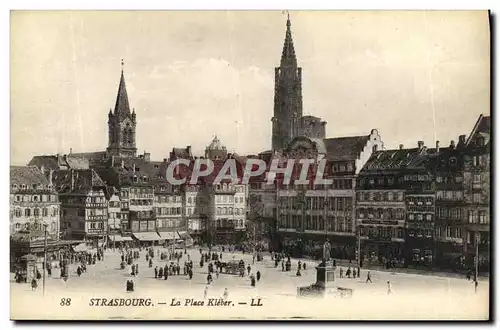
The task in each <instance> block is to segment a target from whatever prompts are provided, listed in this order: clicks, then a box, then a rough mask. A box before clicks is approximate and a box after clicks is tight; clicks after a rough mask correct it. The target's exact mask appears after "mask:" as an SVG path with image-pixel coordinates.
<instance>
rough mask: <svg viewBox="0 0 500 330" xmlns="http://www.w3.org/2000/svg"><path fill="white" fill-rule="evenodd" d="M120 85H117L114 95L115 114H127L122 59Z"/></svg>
mask: <svg viewBox="0 0 500 330" xmlns="http://www.w3.org/2000/svg"><path fill="white" fill-rule="evenodd" d="M121 64H122V73H121V77H120V85H119V86H118V95H117V96H116V103H115V115H129V114H130V106H129V104H128V96H127V88H126V87H125V77H124V75H123V65H124V64H123V59H122V63H121Z"/></svg>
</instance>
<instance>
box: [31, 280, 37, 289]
mask: <svg viewBox="0 0 500 330" xmlns="http://www.w3.org/2000/svg"><path fill="white" fill-rule="evenodd" d="M37 287H38V283H37V282H36V280H35V279H32V280H31V291H33V290H36V288H37Z"/></svg>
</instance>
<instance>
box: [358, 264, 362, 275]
mask: <svg viewBox="0 0 500 330" xmlns="http://www.w3.org/2000/svg"><path fill="white" fill-rule="evenodd" d="M358 277H361V267H359V266H358Z"/></svg>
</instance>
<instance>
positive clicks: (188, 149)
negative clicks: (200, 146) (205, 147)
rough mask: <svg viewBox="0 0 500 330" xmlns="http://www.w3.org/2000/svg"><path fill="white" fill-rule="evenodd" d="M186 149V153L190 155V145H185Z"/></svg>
mask: <svg viewBox="0 0 500 330" xmlns="http://www.w3.org/2000/svg"><path fill="white" fill-rule="evenodd" d="M186 151H187V153H188V155H190V156H191V146H187V147H186Z"/></svg>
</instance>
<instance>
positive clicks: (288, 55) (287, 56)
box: [281, 14, 297, 64]
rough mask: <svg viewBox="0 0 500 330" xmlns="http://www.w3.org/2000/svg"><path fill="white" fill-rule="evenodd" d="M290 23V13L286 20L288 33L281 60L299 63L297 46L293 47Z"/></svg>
mask: <svg viewBox="0 0 500 330" xmlns="http://www.w3.org/2000/svg"><path fill="white" fill-rule="evenodd" d="M291 25H292V24H291V23H290V14H288V18H287V20H286V35H285V44H284V45H283V52H282V53H281V62H282V63H283V62H292V63H294V64H297V58H296V57H295V48H294V47H293V39H292V30H291V28H290V27H291Z"/></svg>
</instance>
